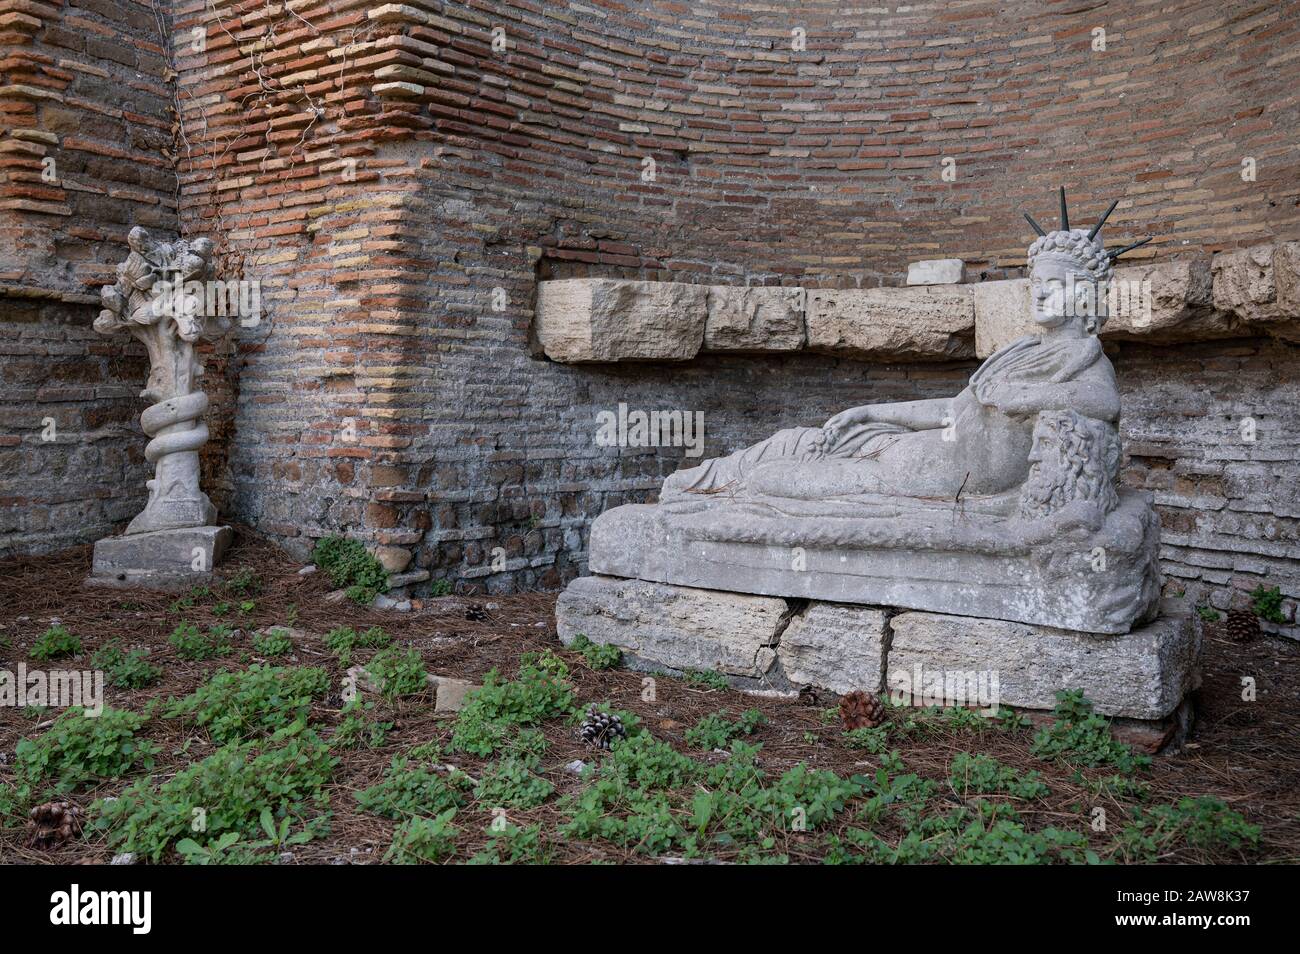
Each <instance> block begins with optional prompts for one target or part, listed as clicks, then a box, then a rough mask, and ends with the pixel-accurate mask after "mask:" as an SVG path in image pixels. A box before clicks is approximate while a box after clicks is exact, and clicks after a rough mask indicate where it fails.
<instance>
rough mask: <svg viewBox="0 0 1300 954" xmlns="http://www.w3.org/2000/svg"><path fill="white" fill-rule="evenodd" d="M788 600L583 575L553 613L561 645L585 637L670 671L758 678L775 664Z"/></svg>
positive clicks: (785, 620) (786, 619) (764, 674)
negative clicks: (710, 672) (699, 670)
mask: <svg viewBox="0 0 1300 954" xmlns="http://www.w3.org/2000/svg"><path fill="white" fill-rule="evenodd" d="M789 615H790V611H789V608H788V607H787V606H786V601H785V600H783V599H777V598H775V597H771V596H747V595H744V594H741V593H719V592H717V591H716V590H698V589H694V588H693V587H689V586H670V585H666V584H663V583H649V582H646V581H644V580H625V579H617V578H614V577H608V576H583V577H579V578H578V579H576V580H574V581H573V582H572V583H570V584H569V587H568V589H566V590H565V591H564V592H563V593H561V594H560V598H559V601H558V602H557V603H556V606H555V619H556V624H557V629H558V632H559V636H560V642H562V643H564V645H566V646H567V645H568V644H569V643H571V642H573V640H574V639H575V638H576V637H577V636H578V635H579V634H583V635H585V636H586V637H587V638H588V639H590V640H591V641H592V642H596V643H613V644H614V645H616V646H618V647H619V648H620V649H622V650H624V651H625V652H627V653H630V654H632V655H633V656H636V657H639V659H641V660H643V661H645V662H647V663H651V664H658V665H660V666H662V667H664V668H667V669H675V670H686V669H711V670H714V671H716V672H720V673H722V674H724V675H727V676H740V677H744V678H748V679H761V678H763V677H764V676H766V675H767V673H768V672H769V671H770V670H771V669H772V664H773V663H774V662H775V661H776V649H775V646H776V643H777V640H778V638H779V637H780V635H781V633H782V631H783V630H784V629H785V627H786V623H787V622H788V620H789Z"/></svg>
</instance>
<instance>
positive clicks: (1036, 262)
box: [1025, 189, 1151, 334]
mask: <svg viewBox="0 0 1300 954" xmlns="http://www.w3.org/2000/svg"><path fill="white" fill-rule="evenodd" d="M1118 204H1119V202H1118V200H1116V201H1115V202H1112V203H1111V204H1110V208H1109V209H1107V210H1106V212H1105V214H1103V215H1102V217H1101V220H1100V221H1098V222H1097V224H1096V225H1094V226H1093V227H1092V228H1091V229H1072V228H1070V216H1069V212H1068V211H1067V210H1066V207H1065V190H1064V189H1062V190H1061V227H1060V228H1059V229H1058V230H1056V231H1054V232H1044V231H1043V229H1042V228H1040V227H1039V225H1038V223H1037V222H1035V221H1034V220H1033V218H1032V217H1031V216H1030V215H1029V213H1027V212H1026V213H1025V219H1026V220H1028V222H1029V224H1030V225H1031V226H1033V229H1034V231H1035V232H1037V233H1038V238H1037V239H1035V241H1034V244H1033V245H1031V246H1029V258H1028V260H1029V282H1030V298H1029V300H1030V310H1031V313H1032V315H1033V319H1034V321H1035V323H1036V324H1038V326H1039V327H1041V328H1043V329H1050V328H1060V327H1063V326H1066V325H1069V324H1071V323H1077V324H1078V325H1079V326H1080V327H1081V328H1082V329H1083V330H1084V331H1086V332H1087V333H1089V334H1096V333H1097V332H1098V331H1100V330H1101V326H1102V325H1103V324H1105V323H1106V318H1107V316H1108V307H1107V298H1108V292H1109V289H1110V281H1111V276H1112V275H1113V273H1114V267H1113V263H1114V261H1115V259H1117V258H1119V256H1121V255H1123V254H1124V253H1125V252H1127V251H1129V250H1131V249H1135V248H1137V247H1138V246H1139V245H1145V244H1146V243H1147V242H1149V241H1151V240H1150V239H1149V238H1148V239H1143V240H1142V241H1141V242H1134V243H1133V244H1131V245H1128V246H1125V247H1124V248H1121V249H1118V250H1114V251H1107V250H1106V247H1105V245H1104V244H1103V243H1102V240H1101V227H1102V226H1103V225H1104V224H1105V223H1106V219H1108V218H1109V217H1110V214H1111V212H1113V211H1115V206H1116V205H1118Z"/></svg>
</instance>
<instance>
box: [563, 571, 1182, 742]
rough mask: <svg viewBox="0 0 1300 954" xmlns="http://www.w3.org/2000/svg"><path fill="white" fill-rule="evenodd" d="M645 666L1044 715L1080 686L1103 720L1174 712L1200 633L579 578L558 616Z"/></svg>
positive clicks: (1166, 626)
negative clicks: (1106, 629) (1101, 630)
mask: <svg viewBox="0 0 1300 954" xmlns="http://www.w3.org/2000/svg"><path fill="white" fill-rule="evenodd" d="M555 615H556V623H557V627H558V631H559V636H560V641H561V642H562V643H564V644H566V645H567V644H569V643H571V642H572V641H573V640H574V638H575V637H577V635H578V634H579V633H581V634H584V635H585V636H586V637H587V638H588V639H590V640H592V641H593V642H597V643H612V644H614V645H616V646H618V647H619V648H621V649H622V650H623V651H624V653H625V654H626V655H627V657H628V661H629V663H630V664H631V665H633V666H634V667H636V668H640V669H659V670H667V671H669V672H680V671H683V670H687V669H711V670H714V671H716V672H718V673H720V674H722V675H724V676H727V677H728V678H729V679H730V681H731V682H732V683H733V684H734V685H737V686H739V687H742V688H750V687H765V688H774V689H796V688H802V687H803V686H816V687H817V688H821V689H828V690H830V691H832V692H837V693H846V692H850V691H852V690H854V689H865V690H869V691H872V692H889V693H891V694H892V695H894V696H895V697H896V699H899V700H901V701H909V700H910V701H911V702H913V703H914V704H916V705H972V706H977V707H979V708H987V707H988V706H989V705H990V704H994V705H999V706H1010V707H1013V708H1016V709H1027V710H1040V711H1047V710H1050V709H1052V708H1053V707H1054V706H1055V705H1056V693H1057V692H1058V691H1059V690H1062V689H1079V690H1082V691H1083V694H1084V695H1085V696H1086V697H1087V698H1088V699H1090V700H1091V701H1092V703H1093V705H1094V707H1095V709H1096V711H1097V712H1099V713H1101V714H1103V715H1106V716H1111V717H1114V718H1121V719H1126V720H1136V721H1137V722H1138V723H1143V724H1148V723H1149V724H1154V723H1158V722H1162V721H1163V720H1169V719H1171V718H1173V717H1174V716H1175V715H1176V714H1177V713H1178V711H1179V709H1180V706H1181V704H1182V703H1183V701H1184V700H1185V699H1186V697H1187V695H1188V693H1190V692H1191V691H1192V690H1193V689H1195V688H1196V687H1197V686H1198V685H1199V684H1200V670H1199V659H1200V650H1201V628H1200V623H1199V620H1198V619H1197V618H1196V616H1195V614H1193V613H1191V612H1190V611H1189V609H1188V608H1187V607H1185V606H1182V605H1180V604H1178V603H1176V602H1175V601H1166V602H1165V604H1164V605H1162V607H1161V612H1160V615H1159V616H1158V617H1157V618H1156V619H1155V620H1153V621H1152V622H1150V623H1147V624H1146V625H1143V626H1138V627H1136V628H1134V629H1133V630H1132V631H1131V632H1128V633H1123V634H1117V635H1100V634H1095V633H1084V632H1077V631H1072V630H1067V629H1057V628H1054V627H1050V626H1038V625H1033V624H1027V623H1016V622H1009V621H1006V620H998V619H983V618H977V617H969V616H956V615H952V614H947V613H925V612H911V611H899V610H896V609H893V608H890V607H880V606H862V605H856V604H849V603H831V602H826V601H823V600H805V599H782V598H779V597H772V596H751V595H748V594H742V593H728V592H719V591H717V590H705V589H699V588H695V587H688V586H676V585H672V584H667V583H656V582H649V581H646V580H630V579H621V578H618V577H611V576H587V577H581V578H579V579H577V580H574V581H573V583H571V584H570V585H569V588H568V589H567V590H565V591H564V593H563V594H561V596H560V598H559V601H558V602H557V603H556V608H555Z"/></svg>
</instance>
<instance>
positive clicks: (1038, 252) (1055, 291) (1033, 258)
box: [1029, 229, 1113, 334]
mask: <svg viewBox="0 0 1300 954" xmlns="http://www.w3.org/2000/svg"><path fill="white" fill-rule="evenodd" d="M1112 272H1113V269H1112V268H1111V264H1110V259H1109V258H1108V257H1107V255H1106V249H1105V247H1104V246H1103V245H1102V243H1101V240H1100V239H1098V238H1093V239H1090V238H1088V233H1087V232H1086V231H1085V230H1084V229H1070V230H1069V231H1058V232H1048V233H1047V234H1046V235H1044V236H1041V237H1040V238H1039V239H1038V240H1037V241H1035V242H1034V244H1033V245H1031V246H1029V302H1030V308H1031V311H1032V314H1033V317H1034V321H1035V322H1036V323H1037V324H1038V325H1040V326H1042V327H1043V328H1058V327H1060V326H1061V325H1064V324H1066V323H1068V322H1070V321H1079V322H1082V323H1083V327H1084V330H1086V331H1087V332H1089V333H1090V334H1096V333H1097V332H1098V331H1099V330H1101V326H1102V325H1103V324H1105V322H1106V317H1107V307H1106V290H1107V289H1108V288H1109V287H1110V279H1111V274H1112Z"/></svg>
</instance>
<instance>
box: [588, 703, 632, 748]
mask: <svg viewBox="0 0 1300 954" xmlns="http://www.w3.org/2000/svg"><path fill="white" fill-rule="evenodd" d="M626 738H627V729H626V728H624V727H623V720H622V719H620V718H619V717H618V716H616V715H611V714H610V713H608V712H601V711H600V710H599V709H597V708H596V707H595V706H592V707H590V708H589V709H588V710H587V718H586V719H585V720H584V721H583V723H582V741H584V742H586V743H587V744H588V745H592V746H595V747H596V748H598V749H608V748H610V747H611V746H612V745H613V744H614V740H615V739H620V740H621V739H626Z"/></svg>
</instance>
